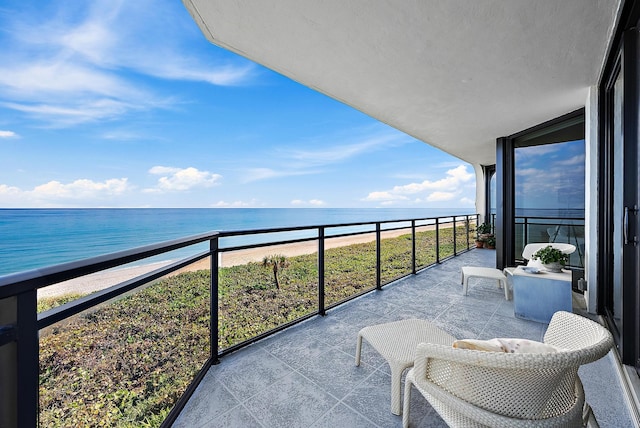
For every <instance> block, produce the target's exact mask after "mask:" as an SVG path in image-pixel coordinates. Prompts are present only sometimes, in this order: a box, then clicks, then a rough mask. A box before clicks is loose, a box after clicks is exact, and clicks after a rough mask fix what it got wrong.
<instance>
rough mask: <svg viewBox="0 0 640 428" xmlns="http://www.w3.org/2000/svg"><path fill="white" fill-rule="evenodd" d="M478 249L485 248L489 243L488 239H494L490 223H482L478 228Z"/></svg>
mask: <svg viewBox="0 0 640 428" xmlns="http://www.w3.org/2000/svg"><path fill="white" fill-rule="evenodd" d="M476 234H477V235H476V248H483V247H484V246H485V244H486V242H487V239H489V238H490V237H492V236H493V235H492V234H491V225H490V224H489V223H482V224H479V225H478V226H477V227H476Z"/></svg>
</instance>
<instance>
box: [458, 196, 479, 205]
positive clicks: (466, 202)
mask: <svg viewBox="0 0 640 428" xmlns="http://www.w3.org/2000/svg"><path fill="white" fill-rule="evenodd" d="M460 203H461V204H463V205H468V206H475V205H476V201H474V200H473V199H471V198H467V197H464V198H460Z"/></svg>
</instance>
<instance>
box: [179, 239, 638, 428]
mask: <svg viewBox="0 0 640 428" xmlns="http://www.w3.org/2000/svg"><path fill="white" fill-rule="evenodd" d="M464 265H474V266H488V267H489V266H495V252H494V251H490V250H484V249H483V250H472V251H469V252H466V253H464V254H461V255H459V256H458V257H455V258H452V259H448V260H446V261H444V262H443V263H441V264H438V265H435V266H433V267H430V268H428V269H425V270H423V271H421V272H420V273H418V274H417V275H412V276H409V277H405V278H403V279H400V280H398V281H395V282H393V283H391V284H389V285H387V286H385V287H384V288H383V289H382V290H378V291H374V292H371V293H368V294H366V295H364V296H361V297H359V298H357V299H355V300H352V301H350V302H348V303H345V304H343V305H341V306H339V307H336V308H334V309H332V310H329V311H327V315H326V316H325V317H321V316H316V317H313V318H311V319H308V320H307V321H305V322H303V323H301V324H298V325H296V326H293V327H290V328H288V329H286V330H284V331H281V332H280V333H277V334H276V335H274V336H271V337H268V338H266V339H263V340H261V341H258V342H256V343H254V344H253V345H251V346H248V347H245V348H243V349H240V350H238V351H236V352H234V353H231V354H229V355H227V356H224V357H223V358H222V359H221V363H220V364H218V365H214V366H212V367H211V368H210V369H209V371H208V373H207V374H206V376H205V377H204V379H203V381H202V382H201V383H200V385H199V386H198V388H197V389H196V391H195V393H194V394H193V395H192V397H191V399H190V400H189V402H188V403H187V405H186V406H185V408H184V409H183V411H182V412H181V414H180V416H179V417H178V418H177V420H176V421H175V423H174V425H173V426H174V427H201V426H207V427H218V426H219V427H229V426H245V427H249V426H256V427H289V426H298V427H305V426H309V427H311V426H313V427H341V426H350V427H372V426H377V427H400V426H401V425H402V421H401V419H402V418H401V417H399V416H394V415H393V414H392V413H391V412H390V376H391V375H390V370H389V367H388V365H387V363H386V362H385V361H384V360H383V359H382V358H381V357H380V356H379V355H378V354H377V353H376V351H375V350H373V349H372V348H371V347H370V346H368V344H367V343H366V341H364V342H363V351H362V354H363V362H362V363H361V365H360V367H356V366H355V364H354V359H355V344H356V335H357V333H358V331H359V330H360V329H361V328H362V327H365V326H367V325H373V324H378V323H383V322H389V321H393V320H399V319H406V318H422V319H427V320H430V321H433V322H434V323H435V324H437V325H438V326H439V327H441V328H442V329H444V330H446V331H448V332H450V333H451V334H453V335H454V336H456V337H460V338H462V337H466V338H483V339H488V338H492V337H523V338H529V339H533V340H541V339H542V336H543V335H544V332H545V328H546V325H545V324H540V323H536V322H531V321H525V320H521V319H517V318H515V317H514V315H513V302H512V301H506V300H505V299H504V294H503V293H502V291H501V290H499V289H498V288H497V287H496V286H495V282H494V281H487V280H478V281H477V282H476V281H474V282H473V285H470V289H469V295H468V296H463V295H462V287H461V285H460V268H461V267H462V266H464ZM574 304H575V307H574V310H575V311H577V312H580V311H581V310H582V302H580V301H579V299H576V300H575V302H574ZM616 364H617V363H616V357H615V356H614V354H613V353H612V352H610V353H609V354H608V355H607V356H606V357H605V358H603V359H601V360H599V361H597V362H595V363H592V364H589V365H586V366H583V367H581V368H580V377H581V379H582V382H583V383H584V386H585V391H586V396H587V401H588V402H589V403H590V404H591V406H592V407H593V409H594V412H595V414H596V417H597V419H598V422H599V423H600V426H602V427H621V426H632V425H633V423H632V420H631V419H630V416H629V413H628V410H627V408H626V406H625V402H624V399H623V393H622V389H621V386H620V383H619V382H618V381H617V380H616V379H617V376H618V375H617V369H616ZM412 397H413V403H412V406H411V409H412V412H411V421H412V426H414V427H427V426H428V427H435V426H446V425H445V424H444V422H443V421H442V420H441V419H440V417H439V416H438V415H437V413H436V412H435V411H434V410H433V409H432V408H431V407H430V406H429V405H428V404H427V403H426V401H424V400H423V399H421V398H420V397H421V396H420V395H419V394H412Z"/></svg>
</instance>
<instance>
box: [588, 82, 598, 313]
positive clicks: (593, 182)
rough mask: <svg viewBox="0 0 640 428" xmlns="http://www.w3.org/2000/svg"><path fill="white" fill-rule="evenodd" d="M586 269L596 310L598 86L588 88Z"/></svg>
mask: <svg viewBox="0 0 640 428" xmlns="http://www.w3.org/2000/svg"><path fill="white" fill-rule="evenodd" d="M584 126H585V170H584V179H585V186H584V188H585V197H584V243H585V249H584V273H585V280H586V281H587V292H586V293H585V296H584V297H585V300H586V302H587V311H588V312H589V313H592V314H595V313H596V310H597V303H598V284H597V283H596V281H597V278H598V249H599V247H598V196H599V194H598V87H597V86H592V87H591V88H589V93H588V95H587V100H586V102H585V123H584Z"/></svg>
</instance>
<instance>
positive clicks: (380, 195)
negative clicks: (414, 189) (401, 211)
mask: <svg viewBox="0 0 640 428" xmlns="http://www.w3.org/2000/svg"><path fill="white" fill-rule="evenodd" d="M407 199H409V198H407V197H406V196H402V195H397V194H394V193H392V192H386V191H382V192H371V193H369V194H368V195H367V197H366V198H364V200H365V201H394V200H407Z"/></svg>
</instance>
